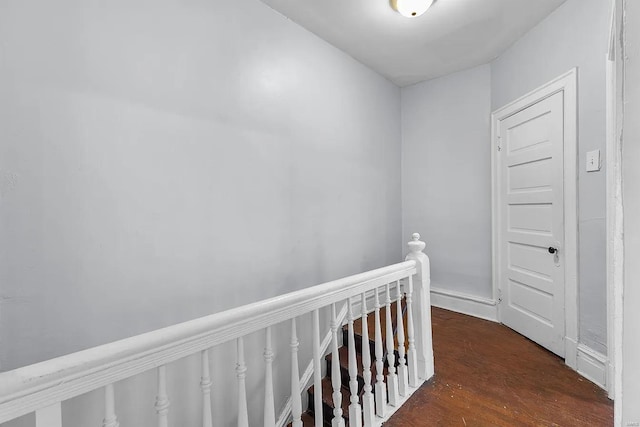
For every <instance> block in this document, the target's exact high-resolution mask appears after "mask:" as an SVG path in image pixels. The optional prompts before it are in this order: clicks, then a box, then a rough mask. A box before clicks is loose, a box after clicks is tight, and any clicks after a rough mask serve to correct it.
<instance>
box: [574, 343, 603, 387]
mask: <svg viewBox="0 0 640 427" xmlns="http://www.w3.org/2000/svg"><path fill="white" fill-rule="evenodd" d="M607 365H608V362H607V356H605V355H604V354H602V353H600V352H597V351H595V350H593V349H592V348H590V347H587V346H586V345H584V344H578V357H577V366H578V369H577V371H578V373H579V374H580V375H582V376H583V377H585V378H586V379H588V380H589V381H591V382H593V383H595V384H597V385H599V386H600V387H602V388H603V389H605V390H606V389H607Z"/></svg>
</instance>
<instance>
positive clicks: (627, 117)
mask: <svg viewBox="0 0 640 427" xmlns="http://www.w3.org/2000/svg"><path fill="white" fill-rule="evenodd" d="M624 3H625V4H626V8H625V19H626V23H625V27H624V28H625V30H624V44H625V47H624V54H625V57H626V61H625V76H626V78H625V84H624V109H625V111H624V130H623V141H622V150H623V152H622V168H623V169H622V174H623V175H622V178H623V192H624V193H623V199H624V200H623V203H624V251H625V254H624V276H625V277H624V319H623V320H624V330H623V338H624V339H623V343H622V349H623V353H622V357H623V366H622V414H621V415H622V417H621V419H622V424H621V425H622V426H630V425H638V424H639V423H640V405H638V401H639V399H640V328H638V325H640V310H638V307H640V263H638V260H639V259H640V220H639V219H640V168H638V162H640V122H639V121H638V117H640V4H639V3H638V2H637V1H625V2H624Z"/></svg>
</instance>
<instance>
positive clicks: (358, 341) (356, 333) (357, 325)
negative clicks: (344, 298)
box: [342, 298, 408, 355]
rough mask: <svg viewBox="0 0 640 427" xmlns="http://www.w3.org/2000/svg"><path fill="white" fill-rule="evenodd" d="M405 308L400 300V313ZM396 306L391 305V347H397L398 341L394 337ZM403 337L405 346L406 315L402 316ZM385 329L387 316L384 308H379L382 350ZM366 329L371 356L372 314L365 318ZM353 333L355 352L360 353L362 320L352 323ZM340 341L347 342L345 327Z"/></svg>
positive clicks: (394, 304)
mask: <svg viewBox="0 0 640 427" xmlns="http://www.w3.org/2000/svg"><path fill="white" fill-rule="evenodd" d="M406 308H407V303H406V299H404V298H403V299H402V311H403V312H405V311H406ZM397 311H398V310H397V304H396V302H395V301H394V303H393V304H392V305H391V325H392V327H393V347H394V348H397V347H398V339H397V336H396V331H397V317H396V313H397ZM404 317H405V318H404V336H405V346H406V345H407V343H406V337H407V336H408V334H407V320H406V315H405V316H404ZM386 327H387V315H386V306H383V307H381V308H380V330H381V332H382V343H383V348H386V334H387V333H386ZM367 328H368V330H369V349H370V353H371V354H372V355H373V354H374V353H375V338H374V337H375V315H374V313H369V315H368V316H367ZM353 332H354V337H355V344H356V351H357V352H358V353H360V352H361V351H362V318H358V319H356V320H355V321H354V322H353ZM342 340H343V342H344V343H345V345H346V343H347V342H349V330H348V326H347V325H345V326H344V327H343V328H342Z"/></svg>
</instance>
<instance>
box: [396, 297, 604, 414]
mask: <svg viewBox="0 0 640 427" xmlns="http://www.w3.org/2000/svg"><path fill="white" fill-rule="evenodd" d="M432 313H433V336H434V338H433V340H434V354H435V365H436V376H435V377H434V378H433V379H432V380H431V381H430V382H428V383H426V384H424V385H423V386H422V387H421V388H420V390H418V391H417V392H416V393H415V394H414V395H413V397H412V398H411V399H409V401H408V402H407V403H406V404H405V405H404V406H403V407H402V408H401V409H400V410H399V411H398V412H397V413H396V414H394V416H393V417H392V418H391V419H390V420H389V421H388V422H386V423H385V424H384V425H385V427H393V426H406V427H409V426H469V427H472V426H509V427H513V426H611V425H613V402H612V401H610V400H609V399H608V398H607V396H606V393H605V392H604V391H603V390H602V389H600V388H599V387H598V386H596V385H595V384H593V383H591V382H589V381H588V380H586V379H584V378H582V377H581V376H580V375H578V374H577V373H575V372H573V371H572V370H571V369H569V368H567V367H566V366H565V365H564V361H563V360H562V359H560V358H559V357H557V356H556V355H554V354H552V353H550V352H549V351H547V350H545V349H544V348H542V347H540V346H538V345H537V344H535V343H533V342H532V341H529V340H528V339H526V338H524V337H523V336H521V335H519V334H517V333H515V332H513V331H512V330H510V329H509V328H507V327H505V326H503V325H499V324H496V323H493V322H489V321H485V320H480V319H476V318H473V317H469V316H465V315H462V314H457V313H453V312H450V311H446V310H441V309H437V308H434V309H433V310H432Z"/></svg>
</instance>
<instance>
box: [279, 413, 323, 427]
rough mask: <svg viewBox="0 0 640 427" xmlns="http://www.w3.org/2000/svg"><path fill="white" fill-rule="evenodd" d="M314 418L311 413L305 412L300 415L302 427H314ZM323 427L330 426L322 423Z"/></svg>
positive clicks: (290, 426) (290, 424)
mask: <svg viewBox="0 0 640 427" xmlns="http://www.w3.org/2000/svg"><path fill="white" fill-rule="evenodd" d="M315 422H316V421H315V418H314V417H313V413H308V412H305V413H304V414H302V425H303V427H315ZM324 425H325V426H327V427H328V426H330V425H331V424H327V423H324ZM292 426H293V423H289V424H287V427H292Z"/></svg>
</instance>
